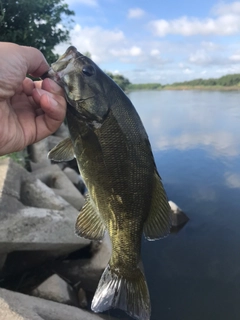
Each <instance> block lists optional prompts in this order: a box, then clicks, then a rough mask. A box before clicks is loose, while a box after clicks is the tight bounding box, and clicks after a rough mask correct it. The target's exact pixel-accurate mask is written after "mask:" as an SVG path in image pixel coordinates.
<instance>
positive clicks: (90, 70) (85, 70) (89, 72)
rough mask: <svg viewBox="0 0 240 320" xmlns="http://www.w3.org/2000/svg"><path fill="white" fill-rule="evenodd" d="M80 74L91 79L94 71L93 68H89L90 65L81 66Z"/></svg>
mask: <svg viewBox="0 0 240 320" xmlns="http://www.w3.org/2000/svg"><path fill="white" fill-rule="evenodd" d="M82 72H83V73H84V74H85V75H86V76H88V77H91V76H93V75H94V73H95V70H94V68H93V66H91V65H86V66H83V68H82Z"/></svg>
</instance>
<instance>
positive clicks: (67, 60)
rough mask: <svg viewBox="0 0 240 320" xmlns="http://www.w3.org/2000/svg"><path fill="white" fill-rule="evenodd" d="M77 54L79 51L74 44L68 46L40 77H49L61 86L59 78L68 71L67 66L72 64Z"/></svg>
mask: <svg viewBox="0 0 240 320" xmlns="http://www.w3.org/2000/svg"><path fill="white" fill-rule="evenodd" d="M78 55H79V52H78V51H77V49H76V48H75V47H74V46H71V47H69V48H68V49H67V51H66V52H65V53H64V54H63V55H62V56H61V57H60V58H59V59H58V60H57V61H56V62H54V63H52V64H51V68H50V69H49V70H48V71H47V72H45V73H44V74H43V75H42V76H41V79H42V80H44V79H46V78H50V79H52V80H53V81H55V82H56V83H57V84H59V85H60V86H61V87H62V86H63V83H62V80H61V79H62V78H63V77H64V75H65V74H66V73H68V72H69V70H68V69H69V68H68V67H69V66H73V65H74V61H75V60H76V58H77V57H78ZM71 62H72V63H71Z"/></svg>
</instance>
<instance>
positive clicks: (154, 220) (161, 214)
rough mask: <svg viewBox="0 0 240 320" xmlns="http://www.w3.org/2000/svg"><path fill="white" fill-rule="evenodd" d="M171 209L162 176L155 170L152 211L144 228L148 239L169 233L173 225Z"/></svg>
mask: <svg viewBox="0 0 240 320" xmlns="http://www.w3.org/2000/svg"><path fill="white" fill-rule="evenodd" d="M170 210H171V209H170V206H169V204H168V201H167V196H166V193H165V190H164V188H163V185H162V182H161V178H160V177H159V175H158V173H157V172H156V171H155V172H154V177H153V196H152V202H151V208H150V213H149V216H148V218H147V220H146V221H145V224H144V228H143V232H144V235H145V238H146V239H148V240H156V239H159V238H162V237H164V236H166V235H167V234H168V233H169V230H170V227H171V216H170Z"/></svg>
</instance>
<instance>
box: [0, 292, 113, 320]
mask: <svg viewBox="0 0 240 320" xmlns="http://www.w3.org/2000/svg"><path fill="white" fill-rule="evenodd" d="M0 319H1V320H99V319H108V320H114V318H112V317H110V316H109V315H107V316H103V315H98V314H94V313H90V312H88V311H85V310H82V309H79V308H76V307H72V306H68V305H63V304H61V303H57V302H53V301H48V300H45V299H40V298H36V297H31V296H27V295H24V294H22V293H17V292H12V291H8V290H5V289H0Z"/></svg>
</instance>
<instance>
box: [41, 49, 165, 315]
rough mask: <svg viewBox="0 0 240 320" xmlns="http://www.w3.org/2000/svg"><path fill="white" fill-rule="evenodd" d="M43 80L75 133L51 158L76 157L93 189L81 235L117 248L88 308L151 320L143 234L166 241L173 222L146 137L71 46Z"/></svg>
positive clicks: (128, 107) (128, 108)
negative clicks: (60, 94)
mask: <svg viewBox="0 0 240 320" xmlns="http://www.w3.org/2000/svg"><path fill="white" fill-rule="evenodd" d="M45 77H49V78H51V79H53V80H54V81H56V82H57V83H58V84H59V85H60V86H62V88H63V89H64V91H65V96H66V100H67V114H66V118H67V123H68V129H69V133H70V137H69V138H66V139H65V140H63V141H61V142H60V143H59V144H58V145H57V146H56V147H54V148H53V149H52V150H51V151H50V152H49V154H48V157H49V159H51V160H54V161H69V160H72V159H73V158H76V160H77V164H78V167H79V171H80V174H81V176H82V178H83V180H84V182H85V185H86V187H87V190H88V195H87V197H86V203H85V204H84V206H83V208H82V210H81V211H80V213H79V216H78V218H77V221H76V226H75V231H76V234H77V235H78V236H80V237H84V238H87V239H90V240H102V239H103V237H104V235H105V232H108V234H109V237H110V240H111V244H112V255H111V258H110V260H109V263H108V265H107V266H106V269H105V270H104V272H103V274H102V276H101V278H100V280H99V284H98V287H97V289H96V292H95V295H94V297H93V300H92V304H91V309H92V310H93V311H94V312H103V311H106V310H108V309H110V308H118V309H122V310H124V311H125V312H126V313H127V314H129V315H130V316H131V317H133V318H135V319H138V320H149V319H150V316H151V302H150V296H149V290H148V286H147V282H146V278H145V275H144V270H143V263H142V259H141V240H142V235H143V234H144V236H145V238H146V239H148V240H156V239H160V238H163V237H165V236H167V235H168V234H169V230H170V227H171V216H170V207H169V204H168V200H167V195H166V192H165V190H164V187H163V184H162V181H161V177H160V175H159V173H158V170H157V167H156V164H155V161H154V157H153V153H152V149H151V145H150V142H149V139H148V135H147V133H146V131H145V129H144V126H143V124H142V121H141V119H140V117H139V115H138V113H137V111H136V110H135V108H134V106H133V104H132V103H131V101H130V99H129V98H128V97H127V95H126V94H125V93H124V92H123V91H122V90H121V88H120V87H119V86H118V85H117V84H116V83H115V82H114V81H113V80H112V79H111V78H110V77H109V76H108V75H106V74H105V73H104V72H103V71H102V70H101V69H100V68H99V67H98V66H97V65H96V64H95V63H94V62H93V61H92V60H91V59H90V58H88V57H86V56H84V55H83V54H81V53H80V52H78V51H77V49H76V48H75V47H73V46H70V47H69V48H68V49H67V50H66V52H65V53H64V54H63V55H62V56H61V57H60V58H59V59H58V60H57V61H56V62H54V63H53V64H52V65H51V68H50V70H49V71H48V73H47V75H45ZM146 107H147V106H146Z"/></svg>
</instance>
